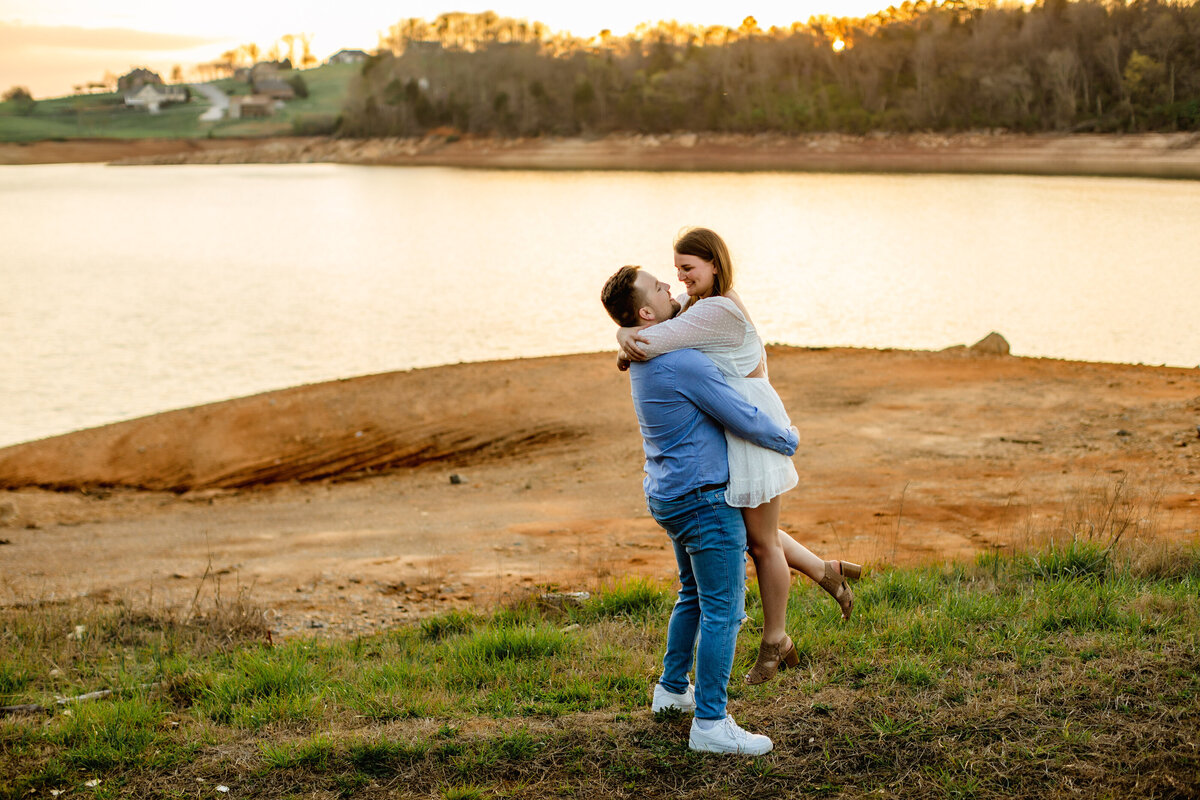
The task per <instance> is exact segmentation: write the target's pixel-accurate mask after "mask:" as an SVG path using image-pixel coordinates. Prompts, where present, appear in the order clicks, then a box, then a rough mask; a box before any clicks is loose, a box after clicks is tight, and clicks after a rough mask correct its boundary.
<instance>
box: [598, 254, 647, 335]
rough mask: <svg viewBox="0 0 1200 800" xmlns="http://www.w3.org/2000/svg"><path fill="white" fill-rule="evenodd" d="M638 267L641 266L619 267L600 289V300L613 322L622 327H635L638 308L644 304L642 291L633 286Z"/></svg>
mask: <svg viewBox="0 0 1200 800" xmlns="http://www.w3.org/2000/svg"><path fill="white" fill-rule="evenodd" d="M639 269H641V267H633V266H624V267H621V268H620V269H619V270H617V271H616V272H615V273H613V276H612V277H611V278H609V279H608V280H607V281H606V282H605V284H604V288H603V289H602V290H600V302H601V303H604V308H605V310H606V311H608V315H609V316H610V317H612V318H613V322H615V323H617V324H618V325H620V326H621V327H622V328H635V327H637V324H638V309H640V308H641V307H642V306H643V305H644V302H643V300H644V298H643V297H642V293H641V292H640V291H638V288H637V287H636V286H634V281H636V280H637V276H638V270H639Z"/></svg>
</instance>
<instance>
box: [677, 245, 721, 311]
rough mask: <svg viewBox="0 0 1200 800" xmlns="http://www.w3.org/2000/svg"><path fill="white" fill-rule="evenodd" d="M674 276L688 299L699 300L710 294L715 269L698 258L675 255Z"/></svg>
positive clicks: (715, 273) (711, 264)
mask: <svg viewBox="0 0 1200 800" xmlns="http://www.w3.org/2000/svg"><path fill="white" fill-rule="evenodd" d="M675 274H676V276H677V277H678V278H679V282H680V283H682V284H683V287H684V289H686V290H687V293H688V297H693V298H695V299H697V300H701V299H703V298H705V297H708V296H709V295H711V294H712V290H713V283H714V282H715V279H716V277H717V268H716V267H715V266H713V263H712V262H711V261H705V260H704V259H702V258H699V257H698V256H684V255H680V254H679V253H676V254H675Z"/></svg>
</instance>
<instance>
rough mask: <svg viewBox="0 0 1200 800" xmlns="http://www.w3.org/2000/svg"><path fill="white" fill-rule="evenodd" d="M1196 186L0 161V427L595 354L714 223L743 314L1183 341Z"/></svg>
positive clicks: (911, 330) (814, 335)
mask: <svg viewBox="0 0 1200 800" xmlns="http://www.w3.org/2000/svg"><path fill="white" fill-rule="evenodd" d="M1196 219H1200V185H1197V184H1194V183H1187V182H1165V181H1146V180H1112V179H1086V178H1027V177H1003V176H1000V177H997V176H881V175H806V174H735V173H706V174H685V173H632V172H605V173H599V172H571V173H558V172H513V171H496V172H488V171H466V170H450V169H436V168H427V169H419V168H418V169H413V168H370V167H343V166H333V165H293V166H233V167H147V168H108V167H102V166H97V165H55V166H38V167H9V168H5V169H3V170H0V236H2V237H3V241H4V242H5V255H4V258H3V260H2V262H0V280H2V281H3V284H2V285H3V286H4V292H3V296H2V297H0V342H2V343H3V346H4V358H3V363H2V364H0V444H4V443H12V442H16V441H22V440H26V439H30V438H36V437H38V436H44V435H50V434H54V433H60V432H63V431H66V430H70V429H74V428H79V427H86V426H90V425H95V424H100V423H103V422H108V421H112V420H116V419H121V418H128V417H130V416H136V415H140V414H145V413H152V412H155V411H159V410H164V409H167V408H174V407H180V406H185V405H192V404H195V403H200V402H206V401H210V400H217V399H224V398H227V397H232V396H238V395H242V394H249V393H253V392H256V391H261V390H265V389H270V388H279V387H283V386H289V385H294V384H298V383H306V382H314V381H319V380H326V379H331V378H337V377H346V376H350V375H357V374H363V373H370V372H381V371H387V370H393V369H404V368H409V367H418V366H428V365H433V364H442V363H452V362H456V361H461V360H481V359H491V358H508V357H518V356H536V355H547V354H555V353H569V352H580V351H592V350H599V349H607V348H609V347H611V345H612V328H611V323H610V322H609V321H608V318H607V317H606V316H605V315H604V313H603V310H602V309H601V307H600V304H599V301H598V299H597V297H598V292H599V287H600V285H601V284H602V283H603V281H604V279H605V278H606V277H607V276H608V275H609V274H610V273H611V272H612V271H613V270H614V269H616V267H618V266H620V265H621V264H626V263H637V264H642V265H643V266H645V267H647V268H648V269H651V270H652V271H654V272H656V273H657V274H658V275H659V276H660V277H664V278H668V277H671V273H672V269H671V253H670V242H671V239H672V237H673V235H674V234H675V232H676V231H677V230H678V229H679V228H680V227H682V226H684V225H688V224H699V225H706V226H708V227H712V228H714V229H715V230H717V231H719V232H720V233H721V234H722V235H723V236H724V237H725V239H726V240H727V241H728V242H729V244H730V246H731V248H732V250H733V253H734V259H735V262H736V263H737V266H738V269H739V274H738V285H739V288H740V290H741V292H742V295H743V297H744V298H745V299H746V301H747V303H749V304H750V307H751V311H752V313H753V314H754V316H755V319H756V321H757V322H758V325H759V327H760V329H761V330H762V332H763V334H764V337H765V338H766V339H767V340H769V341H780V342H787V343H791V344H805V345H857V346H867V347H901V348H923V349H938V348H941V347H944V346H947V345H950V344H955V343H969V342H970V341H974V340H975V339H978V338H980V337H982V336H983V335H984V334H986V333H987V332H988V331H989V330H999V331H1001V332H1003V333H1004V334H1005V335H1006V336H1007V337H1008V339H1009V340H1010V341H1011V343H1012V345H1013V350H1014V352H1015V353H1017V354H1020V355H1035V356H1054V357H1062V358H1079V359H1090V360H1106V361H1128V362H1148V363H1169V364H1177V365H1186V366H1194V365H1195V364H1197V363H1200V352H1198V351H1200V323H1197V321H1196V319H1197V315H1196V313H1195V311H1194V305H1195V300H1194V298H1195V297H1196V296H1197V295H1198V294H1200V269H1197V259H1196V253H1197V252H1198V249H1200V233H1198V232H1197V230H1198V226H1196V225H1195V220H1196Z"/></svg>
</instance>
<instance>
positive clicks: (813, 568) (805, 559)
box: [746, 498, 841, 582]
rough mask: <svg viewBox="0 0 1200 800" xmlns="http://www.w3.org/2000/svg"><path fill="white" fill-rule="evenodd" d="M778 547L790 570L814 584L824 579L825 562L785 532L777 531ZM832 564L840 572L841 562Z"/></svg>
mask: <svg viewBox="0 0 1200 800" xmlns="http://www.w3.org/2000/svg"><path fill="white" fill-rule="evenodd" d="M776 499H778V498H776ZM746 527H747V529H749V527H750V526H749V523H747V524H746ZM779 547H780V549H781V550H783V557H784V558H785V559H787V565H788V566H789V567H791V568H792V569H794V570H796V571H797V572H800V573H802V574H804V575H806V576H807V577H809V578H811V579H812V580H813V581H814V582H819V581H820V580H821V578H823V577H825V561H824V560H823V559H821V558H820V557H818V556H817V555H816V553H814V552H813V551H812V550H809V549H808V548H807V547H805V546H804V545H802V544H800V543H799V542H797V541H796V540H795V539H793V538H792V537H791V536H790V535H789V534H788V533H787V532H786V531H779ZM834 563H836V564H837V565H838V569H839V570H840V569H841V562H834Z"/></svg>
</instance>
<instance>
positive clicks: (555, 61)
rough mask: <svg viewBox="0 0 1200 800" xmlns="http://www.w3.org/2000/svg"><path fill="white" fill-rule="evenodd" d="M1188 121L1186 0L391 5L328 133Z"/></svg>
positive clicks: (1030, 128)
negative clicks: (758, 18)
mask: <svg viewBox="0 0 1200 800" xmlns="http://www.w3.org/2000/svg"><path fill="white" fill-rule="evenodd" d="M439 127H447V128H453V129H455V130H458V131H463V132H469V133H487V134H498V135H509V136H516V135H520V136H527V135H539V134H563V135H577V134H591V133H607V132H611V131H641V132H664V131H671V130H692V131H725V132H747V133H750V132H761V131H782V132H787V133H801V132H807V131H845V132H852V133H863V132H867V131H872V130H886V131H913V130H941V131H953V130H964V129H979V128H1000V129H1006V130H1011V131H1025V132H1035V131H1148V130H1155V131H1172V130H1197V129H1200V4H1198V3H1197V2H1196V0H1178V1H1176V2H1166V1H1165V0H1132V2H1128V3H1126V2H1121V0H1040V2H1038V3H1037V4H1036V5H1033V6H1031V7H1026V6H1024V5H1022V4H1014V3H996V2H969V1H968V0H943V2H926V1H925V0H920V1H919V2H905V3H903V4H902V5H900V6H898V7H890V8H888V9H887V10H886V11H881V12H879V13H877V14H873V15H871V16H869V17H865V18H834V17H814V18H812V19H810V20H808V22H807V23H796V24H793V25H792V26H790V27H788V28H770V29H768V30H762V29H761V28H759V26H758V24H757V23H756V22H755V20H754V19H753V18H747V19H746V20H745V22H744V23H743V24H742V25H741V26H740V27H738V28H736V29H734V28H727V27H723V26H710V27H695V26H685V25H679V24H677V23H672V22H660V23H658V24H657V25H653V26H651V25H643V26H641V27H639V28H638V29H637V30H636V31H635V32H634V33H632V34H630V35H628V36H622V37H617V36H612V35H611V34H610V33H609V32H608V31H603V32H601V33H600V35H599V36H597V37H595V38H593V39H590V40H582V39H574V38H571V37H569V36H565V35H562V34H555V33H552V32H550V31H549V30H548V29H547V28H546V26H544V25H542V24H541V23H536V22H535V23H528V22H525V21H524V20H514V19H509V18H504V17H498V16H497V15H495V14H492V13H485V14H443V15H441V16H439V17H438V18H437V19H435V20H433V21H425V20H421V19H408V20H404V21H402V22H400V23H398V24H397V25H395V26H393V27H392V28H391V30H389V31H388V32H387V33H386V34H385V35H384V36H382V37H381V40H380V49H379V53H378V54H377V55H376V56H374V57H372V58H371V59H370V60H369V61H368V62H366V63H365V65H364V67H363V70H362V74H361V76H360V77H359V78H358V79H357V80H356V81H355V82H354V83H353V84H352V86H351V91H350V95H349V97H348V99H347V103H346V107H345V110H344V114H343V119H342V125H341V132H342V133H343V134H345V135H350V136H412V135H421V134H424V133H427V132H429V131H430V130H433V129H436V128H439Z"/></svg>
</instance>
